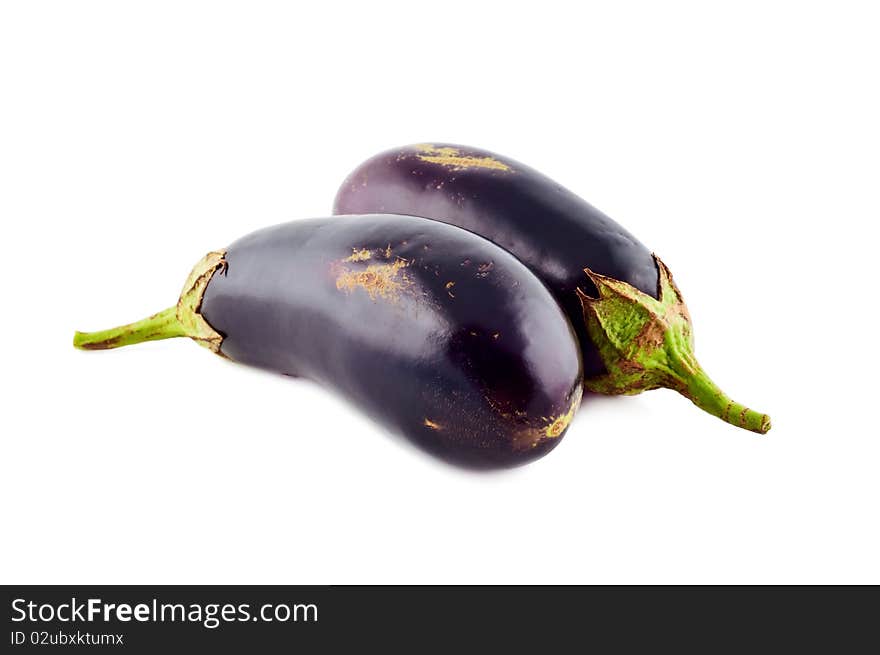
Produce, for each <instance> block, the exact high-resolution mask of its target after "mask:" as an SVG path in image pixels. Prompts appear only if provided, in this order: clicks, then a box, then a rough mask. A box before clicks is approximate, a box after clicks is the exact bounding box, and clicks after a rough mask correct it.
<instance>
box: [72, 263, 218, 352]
mask: <svg viewBox="0 0 880 655" xmlns="http://www.w3.org/2000/svg"><path fill="white" fill-rule="evenodd" d="M225 255H226V251H217V252H209V253H208V254H207V255H205V256H204V257H203V258H202V259H201V260H200V261H199V263H198V264H196V265H195V267H194V268H193V270H192V272H191V273H190V274H189V277H188V278H187V280H186V284H184V285H183V291H181V293H180V299H179V300H178V301H177V304H176V305H175V306H174V307H169V308H168V309H165V310H163V311H161V312H159V313H157V314H153V315H152V316H149V317H147V318H145V319H143V320H140V321H137V322H135V323H129V324H128V325H122V326H120V327H115V328H111V329H109V330H100V331H98V332H77V333H75V334H74V336H73V345H74V347H75V348H79V349H80V350H108V349H110V348H121V347H122V346H130V345H132V344H136V343H142V342H144V341H157V340H159V339H172V338H174V337H189V338H191V339H193V340H194V341H196V342H198V343H199V344H201V345H202V346H205V347H206V348H209V349H210V350H212V351H213V352H215V353H218V354H220V345H221V344H222V343H223V336H222V335H221V334H220V333H218V332H217V331H216V330H214V328H212V327H211V326H210V325H209V324H208V322H207V321H206V320H205V318H204V317H203V316H202V315H201V313H200V310H201V307H202V298H203V297H204V295H205V289H207V288H208V283H209V282H210V281H211V278H212V277H213V276H214V273H216V272H217V271H218V270H220V269H224V268H225V267H226V260H225V259H224V256H225Z"/></svg>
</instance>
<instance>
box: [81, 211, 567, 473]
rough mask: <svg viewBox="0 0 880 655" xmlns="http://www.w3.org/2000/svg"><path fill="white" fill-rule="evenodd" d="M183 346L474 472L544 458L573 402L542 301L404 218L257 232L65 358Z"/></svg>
mask: <svg viewBox="0 0 880 655" xmlns="http://www.w3.org/2000/svg"><path fill="white" fill-rule="evenodd" d="M180 336H188V337H191V338H192V339H194V340H196V341H197V342H199V343H200V344H202V345H204V346H206V347H208V348H210V349H211V350H213V351H214V352H216V353H218V354H221V355H223V356H225V357H228V358H229V359H232V360H235V361H237V362H242V363H244V364H250V365H253V366H257V367H261V368H265V369H271V370H274V371H278V372H281V373H285V374H287V375H292V376H300V377H306V378H311V379H313V380H315V381H317V382H319V383H321V384H323V385H326V386H328V387H331V388H333V389H335V390H337V391H339V392H341V393H342V394H343V395H344V396H346V397H347V398H349V399H350V400H352V401H353V402H354V403H355V404H357V405H358V406H360V407H361V408H363V409H364V410H366V412H368V413H369V414H370V415H371V416H372V417H373V418H375V419H377V420H378V421H379V422H381V423H382V424H384V425H385V426H387V427H389V428H390V429H391V430H393V431H396V432H398V433H402V434H404V435H406V436H407V437H408V438H410V439H411V440H412V441H414V442H415V443H416V444H418V445H419V446H421V447H423V448H424V449H426V450H428V451H430V452H432V453H433V454H435V455H437V456H439V457H441V458H443V459H446V460H447V461H450V462H454V463H457V464H461V465H464V466H470V467H477V468H484V467H504V466H513V465H518V464H523V463H526V462H529V461H531V460H534V459H536V458H538V457H540V456H542V455H544V454H546V453H547V452H549V451H550V450H551V449H552V448H553V447H554V446H556V444H557V443H559V441H560V439H561V437H562V436H563V434H564V433H565V431H566V429H567V427H568V425H569V422H570V421H571V419H572V416H573V415H574V413H575V410H576V409H577V407H578V405H579V404H580V400H581V393H582V384H583V379H582V377H583V376H582V370H581V363H580V356H579V352H578V345H577V339H576V337H575V335H574V332H573V330H572V327H571V324H570V323H569V321H568V319H567V318H566V317H565V315H564V314H563V312H562V311H561V309H560V308H559V306H558V305H557V303H556V301H555V300H554V298H553V296H552V295H551V294H550V292H549V291H548V290H547V288H546V287H545V286H544V285H543V284H542V283H541V282H540V281H539V280H538V279H537V278H536V277H535V276H534V274H532V273H531V271H529V270H528V268H526V267H525V266H524V265H523V264H522V263H520V262H519V261H517V259H516V258H515V257H513V256H512V255H510V254H509V253H508V252H506V251H504V250H503V249H501V248H499V247H498V246H496V245H494V244H493V243H491V242H489V241H488V240H486V239H484V238H482V237H479V236H477V235H475V234H472V233H470V232H467V231H466V230H462V229H459V228H457V227H454V226H451V225H447V224H444V223H439V222H437V221H431V220H427V219H424V218H417V217H412V216H397V215H395V216H381V215H371V216H353V217H345V218H341V219H338V220H336V219H330V218H323V219H308V220H301V221H294V222H290V223H284V224H281V225H277V226H274V227H269V228H266V229H263V230H259V231H257V232H254V233H252V234H250V235H248V236H245V237H243V238H242V239H239V240H238V241H236V242H235V243H233V244H232V245H231V246H229V248H227V249H226V250H221V251H215V252H212V253H210V254H208V255H207V256H206V257H205V258H203V259H202V260H201V261H200V262H199V263H198V264H197V265H196V267H195V268H194V269H193V272H192V273H191V274H190V276H189V278H188V279H187V281H186V284H185V285H184V289H183V292H182V293H181V295H180V300H179V301H178V303H177V305H176V306H174V307H171V308H169V309H167V310H165V311H163V312H159V313H158V314H154V315H153V316H150V317H149V318H146V319H144V320H142V321H139V322H136V323H132V324H130V325H125V326H122V327H118V328H113V329H111V330H105V331H100V332H92V333H80V332H78V333H76V335H75V337H74V345H75V346H76V347H77V348H80V349H87V350H100V349H107V348H116V347H119V346H126V345H130V344H134V343H140V342H142V341H149V340H154V339H167V338H170V337H180Z"/></svg>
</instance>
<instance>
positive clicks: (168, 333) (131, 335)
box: [73, 305, 187, 350]
mask: <svg viewBox="0 0 880 655" xmlns="http://www.w3.org/2000/svg"><path fill="white" fill-rule="evenodd" d="M185 336H187V334H186V330H185V329H184V327H183V325H182V324H181V323H180V321H179V320H177V306H176V305H175V306H174V307H169V308H168V309H165V310H162V311H161V312H158V313H156V314H153V315H152V316H149V317H147V318H145V319H142V320H140V321H135V322H134V323H129V324H128V325H120V326H119V327H115V328H110V329H109V330H98V331H97V332H77V333H75V334H74V335H73V346H74V347H75V348H79V349H80V350H108V349H110V348H121V347H122V346H131V345H133V344H136V343H143V342H144V341H158V340H159V339H172V338H174V337H185Z"/></svg>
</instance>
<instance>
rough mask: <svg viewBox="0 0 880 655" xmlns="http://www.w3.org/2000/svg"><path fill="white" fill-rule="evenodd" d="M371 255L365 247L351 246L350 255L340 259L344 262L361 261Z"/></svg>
mask: <svg viewBox="0 0 880 655" xmlns="http://www.w3.org/2000/svg"><path fill="white" fill-rule="evenodd" d="M372 256H373V255H372V254H370V251H369V250H367V249H366V248H361V249H360V250H358V249H357V248H352V249H351V255H350V256H348V257H346V258H345V259H343V260H342V261H344V262H363V261H366V260H368V259H370V257H372Z"/></svg>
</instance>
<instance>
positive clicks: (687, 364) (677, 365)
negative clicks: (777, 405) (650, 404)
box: [666, 332, 770, 434]
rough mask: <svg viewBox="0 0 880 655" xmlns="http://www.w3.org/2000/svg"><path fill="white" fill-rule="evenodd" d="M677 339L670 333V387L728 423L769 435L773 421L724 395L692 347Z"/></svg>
mask: <svg viewBox="0 0 880 655" xmlns="http://www.w3.org/2000/svg"><path fill="white" fill-rule="evenodd" d="M676 336H677V333H674V332H670V333H667V339H666V343H667V348H666V362H667V364H668V365H669V368H670V369H671V371H670V373H669V377H670V378H671V380H670V382H669V384H668V386H669V387H671V388H673V389H675V390H676V391H678V392H679V393H680V394H681V395H683V396H684V397H685V398H687V399H688V400H690V401H691V402H692V403H693V404H694V405H696V406H697V407H699V408H700V409H702V410H703V411H705V412H708V413H709V414H711V415H712V416H717V417H718V418H720V419H721V420H722V421H725V422H726V423H730V424H731V425H735V426H737V427H740V428H743V429H745V430H750V431H752V432H757V433H758V434H766V433H767V432H768V431H769V430H770V417H769V416H767V415H766V414H761V413H760V412H756V411H754V410H752V409H749V408H748V407H746V406H745V405H743V404H741V403H738V402H736V401H735V400H733V399H732V398H730V397H729V396H728V395H727V394H726V393H724V392H723V391H722V390H721V389H720V388H719V387H718V385H716V384H715V383H714V382H712V380H711V379H710V378H709V376H708V375H707V374H706V372H705V371H704V370H703V367H702V366H700V365H699V363H698V362H697V360H696V358H695V357H694V354H693V352H692V350H691V348H690V344H689V343H688V342H687V341H683V340H680V339H677V338H675V337H676Z"/></svg>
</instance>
